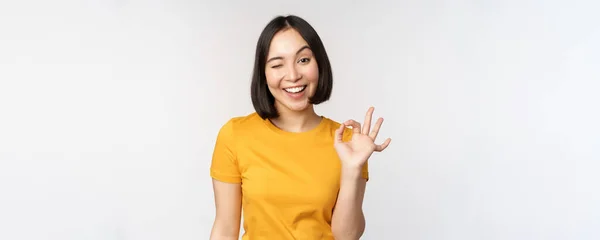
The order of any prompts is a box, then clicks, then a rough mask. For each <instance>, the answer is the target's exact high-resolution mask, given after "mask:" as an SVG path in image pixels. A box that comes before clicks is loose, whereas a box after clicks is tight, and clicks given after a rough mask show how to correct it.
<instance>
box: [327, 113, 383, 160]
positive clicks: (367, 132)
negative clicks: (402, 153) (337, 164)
mask: <svg viewBox="0 0 600 240" xmlns="http://www.w3.org/2000/svg"><path fill="white" fill-rule="evenodd" d="M374 110H375V109H374V108H373V107H370V108H369V110H368V111H367V115H366V116H365V122H364V125H363V126H362V129H361V126H360V123H358V122H356V121H354V120H348V121H346V122H344V123H342V124H341V125H340V127H339V128H338V129H337V130H336V131H335V141H334V147H335V150H336V151H337V154H338V156H339V157H340V160H341V161H342V167H349V168H362V166H363V165H364V164H365V162H367V160H368V159H369V157H371V154H373V152H374V151H377V152H381V151H383V150H384V149H385V148H387V146H388V145H389V144H390V142H391V140H392V139H390V138H388V139H386V140H385V141H384V142H383V143H382V144H381V145H377V144H375V139H376V138H377V134H378V133H379V129H380V128H381V124H382V123H383V118H379V119H377V122H376V123H375V126H374V127H373V130H371V119H372V117H373V111H374ZM348 126H350V127H352V130H353V133H352V140H350V141H349V142H343V141H342V137H343V135H344V129H345V128H346V127H348Z"/></svg>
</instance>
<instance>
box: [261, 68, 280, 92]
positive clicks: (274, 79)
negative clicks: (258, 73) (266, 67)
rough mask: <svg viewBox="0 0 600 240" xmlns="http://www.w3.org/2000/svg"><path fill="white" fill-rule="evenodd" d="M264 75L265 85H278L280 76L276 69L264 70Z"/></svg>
mask: <svg viewBox="0 0 600 240" xmlns="http://www.w3.org/2000/svg"><path fill="white" fill-rule="evenodd" d="M265 77H266V78H267V85H268V86H269V87H275V88H276V87H278V85H279V79H281V77H280V76H278V74H277V72H276V71H265Z"/></svg>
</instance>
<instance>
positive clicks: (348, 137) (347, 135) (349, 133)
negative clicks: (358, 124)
mask: <svg viewBox="0 0 600 240" xmlns="http://www.w3.org/2000/svg"><path fill="white" fill-rule="evenodd" d="M352 133H353V132H352V129H350V128H346V129H344V136H343V137H342V140H343V141H344V142H346V141H350V140H351V139H352ZM361 175H362V177H363V178H364V179H365V180H367V181H369V160H367V162H365V164H364V165H363V169H362V172H361Z"/></svg>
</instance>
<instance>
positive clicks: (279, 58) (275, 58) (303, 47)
mask: <svg viewBox="0 0 600 240" xmlns="http://www.w3.org/2000/svg"><path fill="white" fill-rule="evenodd" d="M304 49H310V47H309V46H308V45H304V46H302V47H301V48H300V49H298V51H296V55H298V54H299V53H300V52H302V50H304ZM281 59H283V57H272V58H269V60H267V62H265V63H269V62H270V61H273V60H281Z"/></svg>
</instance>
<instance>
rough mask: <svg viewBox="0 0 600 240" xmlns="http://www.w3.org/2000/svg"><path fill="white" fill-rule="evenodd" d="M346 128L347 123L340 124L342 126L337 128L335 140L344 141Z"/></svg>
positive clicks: (337, 141)
mask: <svg viewBox="0 0 600 240" xmlns="http://www.w3.org/2000/svg"><path fill="white" fill-rule="evenodd" d="M345 128H346V125H344V124H343V123H342V124H340V127H339V128H337V129H336V130H335V142H336V143H341V142H342V139H343V138H344V129H345Z"/></svg>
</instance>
